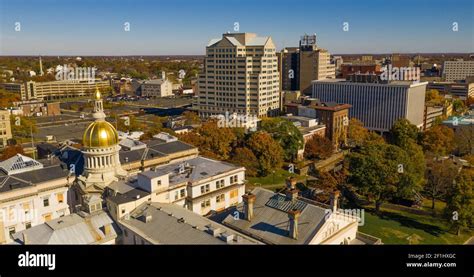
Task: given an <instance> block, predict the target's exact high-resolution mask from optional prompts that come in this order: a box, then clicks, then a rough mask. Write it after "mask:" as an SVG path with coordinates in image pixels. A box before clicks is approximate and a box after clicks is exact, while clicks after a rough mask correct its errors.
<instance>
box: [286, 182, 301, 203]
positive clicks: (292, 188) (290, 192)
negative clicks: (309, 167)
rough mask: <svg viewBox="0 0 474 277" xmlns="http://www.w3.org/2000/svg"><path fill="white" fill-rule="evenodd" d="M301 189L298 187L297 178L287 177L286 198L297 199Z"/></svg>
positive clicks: (289, 199)
mask: <svg viewBox="0 0 474 277" xmlns="http://www.w3.org/2000/svg"><path fill="white" fill-rule="evenodd" d="M298 192H299V190H298V189H297V188H296V178H293V177H289V178H288V179H286V190H285V195H286V200H288V201H295V200H296V199H297V198H298Z"/></svg>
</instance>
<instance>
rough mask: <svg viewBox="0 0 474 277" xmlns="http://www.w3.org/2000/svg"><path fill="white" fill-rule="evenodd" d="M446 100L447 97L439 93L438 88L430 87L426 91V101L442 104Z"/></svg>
mask: <svg viewBox="0 0 474 277" xmlns="http://www.w3.org/2000/svg"><path fill="white" fill-rule="evenodd" d="M444 101H445V98H444V97H443V96H442V95H440V94H439V91H438V90H436V89H430V90H429V91H427V92H426V95H425V102H426V103H431V104H435V105H440V104H442V103H443V102H444Z"/></svg>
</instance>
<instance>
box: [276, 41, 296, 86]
mask: <svg viewBox="0 0 474 277" xmlns="http://www.w3.org/2000/svg"><path fill="white" fill-rule="evenodd" d="M277 56H278V72H280V80H281V82H280V90H281V91H296V90H299V88H300V77H299V71H300V61H299V48H298V47H288V48H285V49H283V50H282V51H281V52H278V53H277Z"/></svg>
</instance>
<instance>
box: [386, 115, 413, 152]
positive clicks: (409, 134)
mask: <svg viewBox="0 0 474 277" xmlns="http://www.w3.org/2000/svg"><path fill="white" fill-rule="evenodd" d="M410 140H412V141H417V140H418V128H417V127H416V126H415V125H413V124H411V123H410V121H409V120H408V119H405V118H400V119H398V120H397V121H395V123H394V124H393V126H392V128H391V129H390V142H391V143H392V144H395V145H397V146H400V147H404V146H405V145H406V144H407V143H408V142H409V141H410Z"/></svg>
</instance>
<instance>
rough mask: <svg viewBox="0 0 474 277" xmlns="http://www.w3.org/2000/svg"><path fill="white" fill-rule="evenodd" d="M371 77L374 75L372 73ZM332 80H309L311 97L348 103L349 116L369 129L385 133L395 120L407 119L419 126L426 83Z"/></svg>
mask: <svg viewBox="0 0 474 277" xmlns="http://www.w3.org/2000/svg"><path fill="white" fill-rule="evenodd" d="M374 76H375V75H374ZM369 79H371V78H368V79H367V80H362V79H361V80H360V81H359V80H355V79H354V80H353V81H349V80H345V79H333V80H322V81H314V82H313V85H312V87H313V97H314V98H318V99H319V100H320V101H323V102H337V103H347V104H350V105H352V108H351V109H350V111H349V116H350V117H355V118H357V119H359V120H360V121H362V122H363V123H364V125H365V127H366V128H368V129H369V130H372V131H379V132H388V131H389V130H390V128H391V127H392V126H393V123H395V121H396V120H398V119H400V118H406V119H408V120H409V121H410V122H411V123H412V124H414V125H416V126H417V127H418V128H420V129H421V128H422V127H423V116H424V115H423V110H424V106H425V91H426V85H427V84H428V82H418V83H416V82H411V81H391V82H385V83H383V82H379V81H373V82H369V81H370V80H369Z"/></svg>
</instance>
